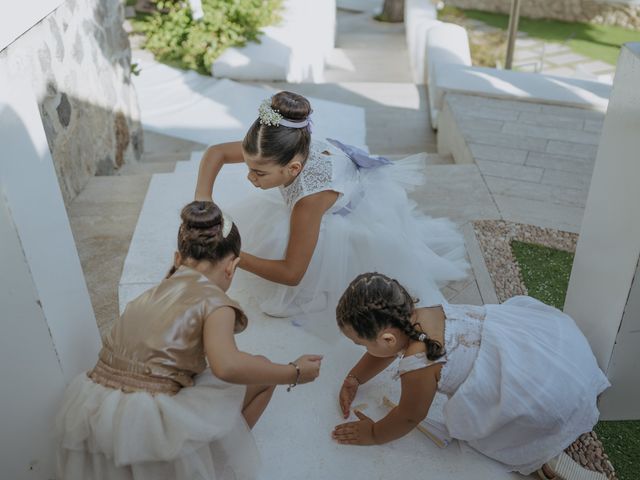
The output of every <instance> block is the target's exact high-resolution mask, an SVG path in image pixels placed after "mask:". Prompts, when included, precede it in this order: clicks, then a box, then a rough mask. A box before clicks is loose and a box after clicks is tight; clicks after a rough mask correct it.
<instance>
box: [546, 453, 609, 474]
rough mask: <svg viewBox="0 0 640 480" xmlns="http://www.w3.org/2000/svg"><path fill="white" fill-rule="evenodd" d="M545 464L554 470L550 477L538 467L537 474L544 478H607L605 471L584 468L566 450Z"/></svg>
mask: <svg viewBox="0 0 640 480" xmlns="http://www.w3.org/2000/svg"><path fill="white" fill-rule="evenodd" d="M545 465H546V466H547V467H548V468H549V470H552V471H553V474H552V476H551V477H549V476H548V475H547V474H546V473H545V472H544V470H543V469H542V468H540V469H538V470H537V474H538V476H539V477H540V478H541V479H542V480H607V476H606V475H605V474H604V473H600V472H594V471H593V470H589V469H588V468H584V467H583V466H582V465H580V464H579V463H578V462H576V461H575V460H573V459H572V458H571V457H570V456H569V455H567V454H566V453H564V452H562V453H561V454H560V455H558V456H557V457H554V458H552V459H551V460H549V461H548V462H547V463H546V464H545Z"/></svg>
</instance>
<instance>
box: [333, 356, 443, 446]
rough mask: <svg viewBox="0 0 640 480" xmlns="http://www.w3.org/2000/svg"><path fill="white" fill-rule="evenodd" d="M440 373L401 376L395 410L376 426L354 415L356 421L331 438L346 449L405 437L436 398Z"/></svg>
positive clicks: (429, 369) (434, 368) (427, 371)
mask: <svg viewBox="0 0 640 480" xmlns="http://www.w3.org/2000/svg"><path fill="white" fill-rule="evenodd" d="M440 369H441V365H440V364H438V365H431V366H429V367H425V368H422V369H420V370H414V371H411V372H407V373H405V374H403V375H402V394H401V395H400V403H399V404H398V406H397V407H395V408H394V409H393V410H391V411H390V412H389V413H388V414H387V416H385V417H384V418H383V419H381V420H380V421H378V422H374V421H373V420H372V419H370V418H369V417H367V416H366V415H364V414H363V413H361V412H356V415H357V416H358V418H359V420H358V421H356V422H347V423H343V424H341V425H338V426H336V427H335V429H334V431H333V438H334V439H335V440H336V441H337V442H339V443H342V444H346V445H373V444H382V443H387V442H390V441H392V440H395V439H397V438H400V437H402V436H404V435H406V434H407V433H409V432H410V431H411V430H413V429H414V428H415V427H416V426H417V425H418V424H419V423H420V422H421V421H422V420H424V418H425V417H426V416H427V413H428V412H429V407H430V406H431V402H433V397H434V396H435V394H436V390H437V386H438V375H439V372H440Z"/></svg>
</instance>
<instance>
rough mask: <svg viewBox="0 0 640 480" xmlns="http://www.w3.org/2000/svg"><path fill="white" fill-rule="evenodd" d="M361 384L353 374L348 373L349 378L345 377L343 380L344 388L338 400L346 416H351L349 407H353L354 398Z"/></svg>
mask: <svg viewBox="0 0 640 480" xmlns="http://www.w3.org/2000/svg"><path fill="white" fill-rule="evenodd" d="M359 386H360V383H359V382H358V380H357V379H356V378H355V377H353V376H352V375H348V376H347V378H345V379H344V382H342V388H341V389H340V393H339V394H338V402H339V403H340V409H341V410H342V415H344V418H348V417H349V409H350V408H351V404H352V403H353V399H354V398H356V393H358V387H359Z"/></svg>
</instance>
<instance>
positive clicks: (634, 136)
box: [565, 43, 640, 419]
mask: <svg viewBox="0 0 640 480" xmlns="http://www.w3.org/2000/svg"><path fill="white" fill-rule="evenodd" d="M639 84H640V43H633V44H626V45H625V46H624V47H623V48H622V52H621V54H620V58H619V60H618V67H617V70H616V76H615V80H614V84H613V91H612V94H611V99H610V101H609V108H608V110H607V115H606V117H605V122H604V128H603V131H602V136H601V139H600V145H599V148H598V154H597V157H596V163H595V167H594V171H593V177H592V180H591V187H590V189H589V197H588V198H587V203H586V207H585V213H584V218H583V221H582V229H581V231H580V239H579V241H578V246H577V249H576V256H575V261H574V264H573V270H572V272H571V280H570V282H569V289H568V291H567V299H566V302H565V311H566V312H567V313H568V314H569V315H571V316H572V317H573V318H574V319H575V320H576V322H577V323H578V325H579V326H580V328H581V329H582V331H583V332H584V334H585V335H586V336H587V338H588V340H589V342H590V343H591V347H592V349H593V351H594V354H595V355H596V358H597V360H598V363H599V365H600V367H601V368H602V369H603V370H604V371H605V372H606V373H607V374H608V375H609V377H610V379H611V381H612V384H613V386H612V388H611V389H609V390H608V391H607V392H605V393H604V394H603V396H602V402H601V407H602V415H603V418H606V419H620V418H640V382H638V374H637V364H638V359H639V357H640V355H638V353H636V352H638V345H639V344H640V308H639V306H638V304H639V303H640V300H639V298H638V297H640V287H638V286H637V282H638V280H637V266H638V260H639V258H640V210H638V206H639V205H640V188H638V182H639V181H640V154H639V152H640V135H638V132H640V90H638V85H639ZM634 276H636V286H635V287H634V288H632V282H633V279H634ZM634 369H635V370H634Z"/></svg>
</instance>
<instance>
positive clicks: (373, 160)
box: [327, 138, 392, 168]
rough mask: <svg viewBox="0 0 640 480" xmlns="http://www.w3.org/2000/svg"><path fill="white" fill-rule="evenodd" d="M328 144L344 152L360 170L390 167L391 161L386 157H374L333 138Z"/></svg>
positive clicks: (328, 139)
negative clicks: (383, 166)
mask: <svg viewBox="0 0 640 480" xmlns="http://www.w3.org/2000/svg"><path fill="white" fill-rule="evenodd" d="M327 142H329V143H330V144H331V145H333V146H334V147H338V148H339V149H340V150H342V151H343V152H344V153H345V154H346V155H347V157H349V158H350V159H351V161H352V162H353V163H355V164H356V165H357V166H358V168H374V167H380V166H382V165H389V164H390V163H392V162H391V160H389V159H388V158H385V157H372V156H371V155H369V154H368V153H367V152H365V151H364V150H362V149H361V148H358V147H354V146H353V145H345V144H344V143H342V142H339V141H338V140H334V139H333V138H327Z"/></svg>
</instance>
